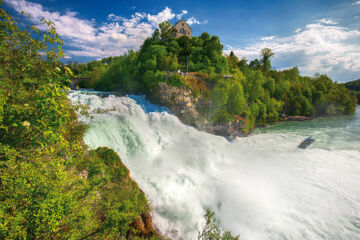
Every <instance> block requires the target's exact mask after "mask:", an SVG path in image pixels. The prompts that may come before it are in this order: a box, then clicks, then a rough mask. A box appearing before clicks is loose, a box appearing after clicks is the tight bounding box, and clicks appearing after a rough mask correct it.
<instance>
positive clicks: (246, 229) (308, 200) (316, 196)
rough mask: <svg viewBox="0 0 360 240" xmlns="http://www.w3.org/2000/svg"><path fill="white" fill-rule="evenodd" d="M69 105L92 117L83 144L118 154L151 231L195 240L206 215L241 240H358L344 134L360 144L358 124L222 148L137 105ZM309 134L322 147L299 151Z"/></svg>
mask: <svg viewBox="0 0 360 240" xmlns="http://www.w3.org/2000/svg"><path fill="white" fill-rule="evenodd" d="M69 97H70V99H72V100H73V101H77V102H81V103H87V104H89V106H90V109H91V110H92V111H95V113H93V114H92V116H93V119H83V120H84V121H88V122H89V123H90V129H89V130H88V132H87V134H86V137H85V142H86V143H87V144H88V145H90V146H91V147H98V146H108V147H111V148H113V149H114V150H115V151H117V152H118V153H119V154H120V156H121V157H122V159H123V161H124V163H125V164H126V165H127V166H128V167H129V169H130V171H131V175H132V177H133V178H134V179H135V180H136V181H137V182H138V183H139V185H140V186H141V188H142V189H143V190H144V192H145V193H146V194H147V196H148V198H149V201H150V203H151V206H152V209H153V210H152V213H153V216H154V221H155V224H156V226H157V227H158V228H159V230H160V231H161V232H162V233H163V234H164V235H166V236H168V237H170V238H172V239H181V238H182V239H195V238H196V230H195V227H194V226H195V225H196V224H197V223H199V222H200V221H201V219H202V217H201V215H202V213H203V211H204V209H205V208H211V209H212V210H213V211H215V213H216V215H217V216H218V218H219V219H220V221H221V226H222V227H223V228H224V229H227V230H231V231H232V232H233V233H234V234H240V235H241V239H251V240H253V239H254V240H258V239H259V240H260V239H354V240H355V239H360V219H359V218H358V216H360V188H359V187H358V186H359V185H360V154H359V153H360V152H359V149H360V148H357V146H360V140H359V139H358V138H357V137H356V136H354V137H353V138H351V131H355V133H354V135H357V134H360V133H359V132H358V128H357V127H358V126H360V125H359V124H358V123H359V122H360V120H359V116H358V115H357V117H356V118H355V119H348V120H346V121H347V122H346V121H345V124H342V125H341V126H340V125H339V126H334V127H332V128H329V127H328V128H327V127H324V126H322V128H323V129H322V128H321V127H319V126H320V125H319V126H318V127H317V128H316V126H315V127H314V129H317V130H316V131H317V132H315V131H314V129H313V131H311V127H305V128H302V126H303V125H301V124H305V125H306V124H308V123H297V124H298V125H297V126H296V124H295V125H294V126H293V125H291V127H288V126H285V127H283V128H281V127H280V128H279V127H278V126H273V127H270V129H263V130H259V131H258V132H257V134H255V135H252V136H250V137H247V138H240V139H237V140H235V141H233V142H228V141H227V140H226V139H225V138H223V137H219V136H214V135H211V134H207V133H204V132H199V131H197V130H196V129H194V128H192V127H189V126H186V125H184V124H182V123H181V122H180V121H179V120H178V118H176V117H175V116H174V115H172V114H171V113H169V111H168V110H167V109H164V108H163V107H160V106H157V105H153V104H150V103H149V102H147V101H146V100H145V98H144V97H140V96H131V97H116V96H111V95H110V96H108V97H106V98H101V97H99V96H96V95H94V94H85V93H79V92H72V93H70V94H69ZM99 109H100V110H101V111H98V110H99ZM299 124H300V125H299ZM309 124H310V123H309ZM312 124H316V122H315V123H314V122H313V123H312ZM319 124H320V123H319ZM335 125H336V124H335ZM349 126H350V130H348V131H346V132H344V133H343V132H338V134H339V135H341V134H343V135H345V137H344V136H343V137H341V136H337V135H336V130H337V129H338V130H339V129H340V130H341V131H345V130H346V129H347V128H348V127H349ZM286 129H288V131H287V130H286ZM304 129H305V130H304ZM309 133H314V134H312V135H313V137H315V138H317V137H319V138H320V141H318V142H316V143H315V144H314V145H313V146H312V147H311V148H309V149H307V150H300V149H298V148H297V145H298V143H299V142H301V140H303V138H304V136H306V135H309ZM329 136H335V138H336V140H334V141H332V140H328V139H327V138H326V137H329ZM357 136H358V135H357ZM349 139H352V140H353V142H352V143H349ZM349 146H350V147H349Z"/></svg>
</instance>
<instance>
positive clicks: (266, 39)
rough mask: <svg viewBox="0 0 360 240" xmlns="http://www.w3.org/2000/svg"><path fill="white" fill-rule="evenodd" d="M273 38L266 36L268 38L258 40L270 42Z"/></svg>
mask: <svg viewBox="0 0 360 240" xmlns="http://www.w3.org/2000/svg"><path fill="white" fill-rule="evenodd" d="M274 38H275V36H268V37H262V38H261V39H260V40H261V41H270V40H273V39H274Z"/></svg>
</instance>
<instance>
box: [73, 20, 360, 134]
mask: <svg viewBox="0 0 360 240" xmlns="http://www.w3.org/2000/svg"><path fill="white" fill-rule="evenodd" d="M171 32H172V27H171V24H170V23H169V22H163V23H161V24H160V25H159V29H157V30H155V31H154V33H153V35H152V36H151V37H149V38H147V39H146V40H145V41H144V43H143V45H142V46H141V48H140V50H139V51H138V52H129V53H128V54H125V55H123V56H120V57H112V58H111V59H109V58H106V59H103V60H102V61H98V64H103V69H104V70H103V71H102V73H101V74H100V75H101V76H100V77H99V80H98V81H97V83H96V86H95V87H96V88H97V89H99V90H119V91H122V92H124V93H134V92H142V93H146V94H148V95H151V94H153V92H156V91H153V90H155V89H156V88H157V87H158V85H159V83H161V82H165V81H166V83H167V84H168V85H172V86H186V87H188V88H189V89H190V90H191V91H192V92H193V95H194V96H196V97H200V98H203V99H205V101H206V102H207V103H208V106H205V108H204V109H209V111H210V112H206V111H207V110H206V111H204V109H200V110H199V112H201V113H202V114H203V115H204V116H202V117H203V118H205V119H206V118H207V119H208V120H210V121H212V122H216V123H222V124H227V123H228V122H230V121H234V120H235V116H236V115H237V116H240V117H241V118H243V119H246V125H242V130H243V131H246V132H248V131H249V130H251V129H252V128H254V127H255V126H256V125H263V124H265V123H267V122H274V121H278V120H281V118H282V116H283V115H304V116H329V115H339V114H353V113H354V112H355V107H356V96H355V94H354V93H353V92H351V91H349V90H347V89H345V88H344V87H343V86H342V85H339V84H337V83H334V82H333V81H332V80H331V79H330V78H329V77H327V76H326V75H320V74H319V75H316V76H315V77H304V76H300V74H299V71H298V69H297V68H296V67H295V68H291V69H287V70H283V71H275V70H272V69H271V58H272V57H273V56H274V52H273V51H272V50H271V49H269V48H264V49H262V50H261V51H260V59H254V60H253V61H251V62H250V63H248V61H247V59H245V58H242V59H240V60H239V58H238V57H237V56H236V55H235V54H234V53H233V52H230V54H229V55H228V56H227V55H225V56H224V55H223V53H222V49H223V46H222V44H221V42H220V40H219V37H217V36H210V35H209V34H208V33H206V32H205V33H202V34H201V35H200V36H199V37H197V36H194V37H192V38H188V37H186V36H181V37H179V38H174V37H173V36H172V34H171ZM105 63H106V65H105ZM89 64H92V65H93V64H94V63H89ZM73 71H74V70H73ZM178 71H181V72H191V75H184V74H178ZM74 72H76V71H74ZM95 75H96V74H95ZM359 95H360V94H359ZM202 106H203V105H202ZM203 107H204V106H203Z"/></svg>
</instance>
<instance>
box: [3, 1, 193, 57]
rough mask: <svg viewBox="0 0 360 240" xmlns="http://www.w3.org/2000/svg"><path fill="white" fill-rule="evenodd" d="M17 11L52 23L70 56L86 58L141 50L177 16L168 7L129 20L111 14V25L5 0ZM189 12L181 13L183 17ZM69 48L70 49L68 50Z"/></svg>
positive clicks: (76, 14) (109, 16) (72, 13)
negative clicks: (164, 24) (165, 24)
mask: <svg viewBox="0 0 360 240" xmlns="http://www.w3.org/2000/svg"><path fill="white" fill-rule="evenodd" d="M4 2H5V3H6V4H8V5H9V6H11V7H12V8H14V9H15V10H16V11H17V12H19V13H20V12H21V11H22V10H24V11H25V12H27V13H29V14H31V20H32V21H33V22H36V23H37V22H39V21H40V19H41V18H43V17H44V18H45V19H47V20H51V21H52V22H53V23H54V24H55V26H56V30H57V32H58V34H59V35H60V37H61V38H62V39H63V40H64V41H65V46H66V47H70V48H71V49H72V50H67V51H65V53H66V54H67V57H74V56H87V57H94V58H103V57H108V56H117V55H121V54H123V53H126V52H127V51H128V50H129V49H135V50H136V49H138V48H139V47H140V45H141V44H142V43H143V41H144V40H145V39H146V38H147V37H149V36H151V34H152V33H153V31H154V29H155V28H156V27H157V26H158V24H159V23H160V22H162V21H166V20H171V19H173V18H174V17H175V16H176V14H175V13H173V12H172V10H171V9H170V8H168V7H166V8H165V9H164V10H162V11H161V12H159V13H157V14H155V15H151V14H146V13H139V12H136V13H134V14H133V15H132V16H131V17H130V18H125V17H122V16H117V15H115V14H114V13H111V14H109V15H108V17H107V19H108V22H105V23H101V24H96V21H95V20H86V19H81V18H80V17H79V16H78V13H77V12H73V11H67V12H65V13H64V14H62V13H60V12H57V11H55V12H52V11H50V10H48V9H46V8H44V7H43V6H42V5H41V4H38V3H33V2H29V1H26V0H4ZM185 13H187V11H186V10H182V12H181V13H180V14H185ZM68 49H69V48H68Z"/></svg>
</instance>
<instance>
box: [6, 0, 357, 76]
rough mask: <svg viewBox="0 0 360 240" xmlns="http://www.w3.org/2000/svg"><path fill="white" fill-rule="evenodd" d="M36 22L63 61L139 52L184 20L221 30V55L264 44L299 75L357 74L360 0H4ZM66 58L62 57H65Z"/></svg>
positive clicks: (276, 61)
mask: <svg viewBox="0 0 360 240" xmlns="http://www.w3.org/2000/svg"><path fill="white" fill-rule="evenodd" d="M3 4H4V6H3V8H5V9H6V10H8V11H10V12H11V13H13V14H19V13H20V12H21V11H22V10H24V11H26V12H28V13H30V14H31V15H32V21H34V22H37V21H39V20H40V19H41V18H42V17H45V18H46V19H49V20H52V21H53V22H54V23H55V25H56V27H57V31H58V33H59V34H60V36H61V38H62V39H63V40H64V42H65V47H64V49H65V52H66V55H67V56H66V58H67V59H68V60H73V61H75V60H76V61H79V62H86V61H90V60H94V59H101V58H103V57H107V56H116V55H121V54H123V53H126V52H127V51H128V50H129V49H134V50H137V49H139V47H140V45H141V44H142V42H143V40H144V39H145V38H146V37H148V36H150V35H151V34H152V32H153V31H154V29H155V28H156V27H157V25H158V23H160V22H161V21H164V20H168V21H170V22H171V23H175V22H176V21H177V20H178V19H180V18H184V19H185V20H187V21H188V23H189V24H191V27H192V29H193V35H200V34H201V33H202V32H209V33H210V34H212V35H213V34H214V35H218V36H219V37H220V39H221V41H222V43H223V45H224V54H226V53H229V51H231V50H232V51H233V52H234V53H235V54H236V55H237V56H238V57H239V58H242V57H246V58H247V59H249V60H252V59H254V58H256V57H258V56H259V52H260V50H261V49H262V48H264V47H270V48H271V49H273V51H274V52H275V57H274V58H273V67H274V68H276V69H286V68H289V67H293V66H297V67H298V68H299V69H300V72H301V73H302V74H303V75H310V76H312V75H313V74H314V73H316V72H319V73H327V74H328V75H329V76H330V77H332V78H333V79H334V80H336V81H338V82H345V81H350V80H355V79H358V78H360V0H337V1H334V0H312V1H310V0H301V1H298V0H286V1H280V0H273V1H268V0H253V1H239V0H238V1H235V0H231V1H226V0H223V1H214V0H200V1H194V0H193V1H189V0H183V1H179V0H177V1H139V0H128V1H107V0H102V1H99V0H86V1H85V0H77V1H68V0H4V1H3ZM65 61H66V60H65Z"/></svg>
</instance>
